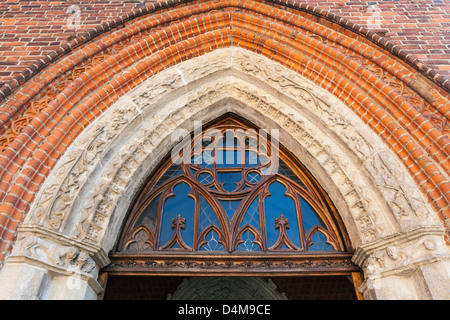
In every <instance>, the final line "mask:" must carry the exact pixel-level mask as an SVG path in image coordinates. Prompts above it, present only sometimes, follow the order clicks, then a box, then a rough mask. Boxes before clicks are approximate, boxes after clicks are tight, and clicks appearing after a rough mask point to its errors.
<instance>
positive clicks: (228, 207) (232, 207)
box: [219, 200, 241, 221]
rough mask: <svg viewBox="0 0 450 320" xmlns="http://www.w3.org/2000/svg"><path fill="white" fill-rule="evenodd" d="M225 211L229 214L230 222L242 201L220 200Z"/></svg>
mask: <svg viewBox="0 0 450 320" xmlns="http://www.w3.org/2000/svg"><path fill="white" fill-rule="evenodd" d="M219 202H220V204H221V205H222V207H223V209H224V210H225V212H226V213H227V216H228V218H229V220H230V221H231V219H233V216H234V214H235V212H236V210H237V208H238V207H239V204H240V203H241V200H219Z"/></svg>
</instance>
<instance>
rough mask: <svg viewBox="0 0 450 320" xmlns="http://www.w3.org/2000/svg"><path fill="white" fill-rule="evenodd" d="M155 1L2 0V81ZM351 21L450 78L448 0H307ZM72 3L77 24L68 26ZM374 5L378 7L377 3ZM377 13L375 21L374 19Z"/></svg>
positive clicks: (0, 12)
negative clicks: (76, 9)
mask: <svg viewBox="0 0 450 320" xmlns="http://www.w3.org/2000/svg"><path fill="white" fill-rule="evenodd" d="M152 2H157V1H155V0H153V1H151V0H150V1H148V0H147V1H138V0H128V1H119V0H97V1H72V0H70V1H48V0H37V1H36V0H34V1H31V0H28V1H22V0H21V1H18V0H1V1H0V34H1V36H0V85H1V84H2V83H5V82H7V81H9V80H11V79H12V78H14V76H17V75H18V74H20V73H21V72H23V71H25V70H26V69H27V68H28V67H29V66H30V65H32V64H33V63H35V62H36V61H39V60H40V59H41V58H42V57H45V56H46V55H48V54H49V53H51V52H52V51H54V50H55V49H57V48H58V47H60V46H62V45H63V44H65V43H67V41H68V40H70V39H72V38H73V37H74V36H77V35H80V34H81V33H83V32H85V31H86V30H92V29H94V28H95V27H96V26H99V25H100V24H101V23H102V22H106V21H111V20H113V19H114V18H117V17H120V16H123V15H125V14H127V13H130V12H131V11H132V10H134V9H136V8H139V7H142V6H144V5H145V4H146V3H147V4H148V3H152ZM301 2H303V3H307V4H311V6H315V7H319V8H323V9H324V10H328V11H330V12H332V13H334V14H336V15H339V16H342V17H344V18H346V19H348V20H350V21H352V22H355V23H358V24H361V25H365V26H371V27H373V28H375V29H377V28H376V25H373V24H371V23H377V22H380V27H381V29H378V30H379V31H380V33H381V34H382V35H384V36H386V37H387V39H389V40H391V41H392V42H394V43H396V44H400V45H402V47H403V48H404V50H405V51H407V53H410V54H414V55H416V57H418V58H420V59H421V60H423V62H424V63H426V64H428V66H429V67H431V68H432V69H434V70H436V71H437V72H439V73H440V74H442V75H444V76H445V77H447V78H450V0H426V1H418V0H400V1H396V0H385V1H362V0H352V1H346V0H334V1H333V0H306V1H301ZM71 5H77V6H79V8H80V13H81V28H80V29H79V30H77V31H75V30H71V29H70V28H68V26H67V25H68V22H70V20H69V19H70V18H71V16H73V14H72V13H68V12H67V11H68V8H69V7H70V6H71ZM375 6H377V7H375ZM377 17H379V20H377Z"/></svg>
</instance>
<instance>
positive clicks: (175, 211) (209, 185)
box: [119, 117, 345, 253]
mask: <svg viewBox="0 0 450 320" xmlns="http://www.w3.org/2000/svg"><path fill="white" fill-rule="evenodd" d="M335 215H336V213H335V210H334V208H333V207H332V206H331V203H330V201H329V200H328V198H327V197H326V195H325V194H324V192H323V191H322V190H321V189H319V188H318V186H317V184H316V183H315V182H314V180H313V179H312V177H311V175H310V174H309V173H308V172H307V171H306V170H305V169H304V168H303V166H301V164H299V163H297V162H296V161H295V160H294V159H293V158H292V156H290V155H289V154H288V153H287V152H286V151H284V150H283V148H280V147H279V144H278V142H277V141H276V140H275V138H274V137H273V136H269V135H268V134H267V133H266V132H264V131H261V130H256V129H254V128H252V127H249V126H247V125H244V124H243V123H242V122H240V121H239V120H237V119H235V118H233V117H227V118H225V119H222V120H221V121H220V122H218V123H216V124H215V125H213V126H210V127H209V128H206V129H205V130H202V131H201V134H198V133H197V134H194V135H193V136H188V137H187V139H185V140H184V141H183V143H181V144H180V145H179V146H178V148H177V149H175V151H174V152H172V154H171V157H170V158H169V159H167V160H166V161H165V163H164V164H163V165H161V166H160V168H159V170H157V172H156V173H155V174H154V175H153V176H152V178H151V179H150V181H149V182H148V184H147V186H146V187H145V190H144V191H143V192H142V194H141V195H140V197H139V198H138V200H137V201H136V203H135V205H134V207H133V209H132V212H131V215H130V216H129V219H128V222H127V224H126V226H125V229H124V233H123V236H122V238H121V241H120V244H119V251H122V252H141V253H142V252H152V251H186V252H188V251H201V252H208V251H210V252H229V253H231V252H312V251H325V252H335V251H337V252H339V251H345V245H344V242H343V241H342V239H341V234H340V231H339V226H337V225H336V222H335Z"/></svg>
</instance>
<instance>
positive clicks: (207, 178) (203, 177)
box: [198, 172, 213, 184]
mask: <svg viewBox="0 0 450 320" xmlns="http://www.w3.org/2000/svg"><path fill="white" fill-rule="evenodd" d="M212 181H213V176H212V174H210V173H208V172H202V173H200V174H199V176H198V182H200V183H201V184H210V183H211V182H212Z"/></svg>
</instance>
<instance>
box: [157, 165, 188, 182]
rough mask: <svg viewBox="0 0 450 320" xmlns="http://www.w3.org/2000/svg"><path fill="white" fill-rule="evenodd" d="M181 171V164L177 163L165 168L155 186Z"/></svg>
mask: <svg viewBox="0 0 450 320" xmlns="http://www.w3.org/2000/svg"><path fill="white" fill-rule="evenodd" d="M182 173H183V172H182V171H181V166H180V165H179V164H173V165H172V166H171V167H170V168H169V169H167V171H166V172H164V174H163V175H162V176H161V178H160V179H159V181H158V183H157V184H156V186H159V185H161V184H163V183H164V182H166V181H169V180H170V179H172V178H174V177H176V176H178V175H180V174H182Z"/></svg>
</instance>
